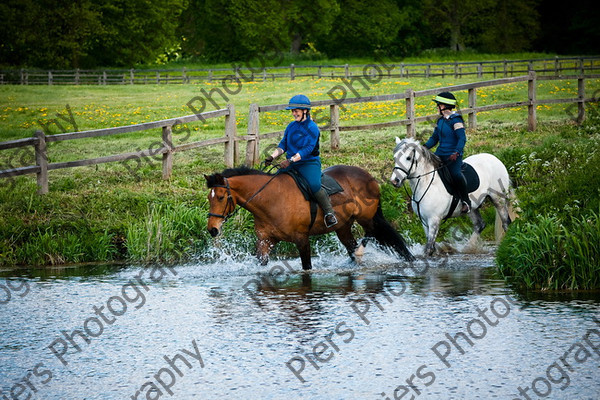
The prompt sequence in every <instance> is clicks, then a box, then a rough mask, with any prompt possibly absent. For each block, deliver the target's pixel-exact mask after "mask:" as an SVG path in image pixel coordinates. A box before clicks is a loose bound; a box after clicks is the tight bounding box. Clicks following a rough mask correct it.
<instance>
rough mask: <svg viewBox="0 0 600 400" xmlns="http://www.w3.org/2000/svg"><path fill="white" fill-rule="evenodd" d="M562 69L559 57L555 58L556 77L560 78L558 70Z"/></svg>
mask: <svg viewBox="0 0 600 400" xmlns="http://www.w3.org/2000/svg"><path fill="white" fill-rule="evenodd" d="M559 69H560V65H559V61H558V56H556V57H554V76H558V70H559Z"/></svg>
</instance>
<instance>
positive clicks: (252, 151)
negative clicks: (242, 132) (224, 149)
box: [246, 103, 260, 166]
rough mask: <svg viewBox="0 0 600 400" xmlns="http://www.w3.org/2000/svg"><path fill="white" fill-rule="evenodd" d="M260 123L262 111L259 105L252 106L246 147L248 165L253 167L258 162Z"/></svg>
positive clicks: (249, 114)
mask: <svg viewBox="0 0 600 400" xmlns="http://www.w3.org/2000/svg"><path fill="white" fill-rule="evenodd" d="M259 122H260V111H259V110H258V104H256V103H252V104H250V110H249V111H248V139H247V143H248V145H247V146H246V165H249V166H252V165H254V164H256V163H257V162H258V150H259V148H258V147H259V137H258V127H259Z"/></svg>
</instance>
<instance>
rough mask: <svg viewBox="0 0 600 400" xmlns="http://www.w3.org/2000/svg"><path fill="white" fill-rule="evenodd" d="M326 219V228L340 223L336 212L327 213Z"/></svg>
mask: <svg viewBox="0 0 600 400" xmlns="http://www.w3.org/2000/svg"><path fill="white" fill-rule="evenodd" d="M324 221H325V227H326V228H330V227H332V226H334V225H335V224H337V223H338V220H337V218H336V217H335V214H334V213H327V214H325V218H324Z"/></svg>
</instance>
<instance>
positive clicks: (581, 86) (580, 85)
mask: <svg viewBox="0 0 600 400" xmlns="http://www.w3.org/2000/svg"><path fill="white" fill-rule="evenodd" d="M577 97H579V101H578V102H577V123H578V124H581V123H582V122H583V120H584V119H585V78H584V77H583V75H581V76H580V77H579V78H578V79H577Z"/></svg>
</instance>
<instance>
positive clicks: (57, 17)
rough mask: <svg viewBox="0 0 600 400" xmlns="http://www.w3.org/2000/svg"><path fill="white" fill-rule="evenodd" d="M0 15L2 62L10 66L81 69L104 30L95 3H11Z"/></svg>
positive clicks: (1, 7)
mask: <svg viewBox="0 0 600 400" xmlns="http://www.w3.org/2000/svg"><path fill="white" fill-rule="evenodd" d="M0 15H1V17H0V36H1V37H2V38H3V40H2V45H0V62H2V63H3V64H8V65H19V66H34V67H43V68H68V67H72V68H73V67H74V68H77V67H79V66H80V60H81V59H82V57H84V56H86V54H87V51H88V50H89V48H90V45H89V40H90V38H91V37H92V36H93V35H94V34H95V33H96V32H98V31H99V30H101V25H100V21H99V17H100V13H99V12H98V11H97V10H96V9H95V6H94V4H93V2H92V1H91V0H78V1H73V2H58V3H57V2H54V1H51V0H40V1H33V0H9V1H6V2H5V3H3V4H2V5H0Z"/></svg>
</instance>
